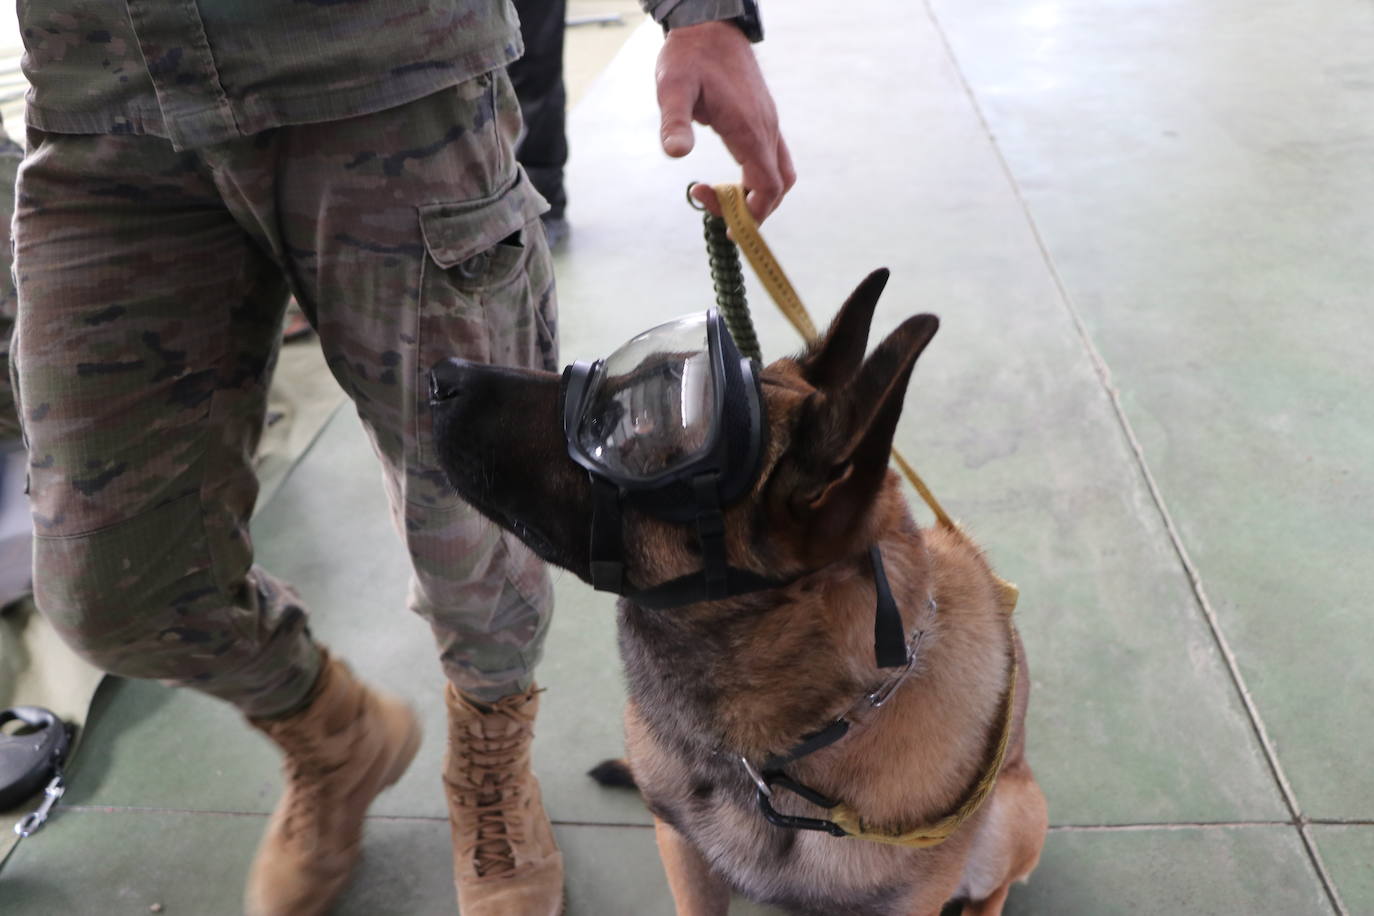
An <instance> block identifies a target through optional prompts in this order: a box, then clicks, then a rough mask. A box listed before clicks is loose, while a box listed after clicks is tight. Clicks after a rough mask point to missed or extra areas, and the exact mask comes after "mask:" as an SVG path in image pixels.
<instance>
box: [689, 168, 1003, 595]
mask: <svg viewBox="0 0 1374 916" xmlns="http://www.w3.org/2000/svg"><path fill="white" fill-rule="evenodd" d="M712 190H714V191H715V192H716V199H717V200H719V201H720V209H721V213H722V214H723V215H724V216H725V223H726V225H728V226H729V227H730V232H731V234H733V235H734V237H735V244H737V245H739V248H740V251H743V252H744V256H745V258H747V259H748V261H749V266H750V267H752V268H754V273H755V274H757V275H758V278H759V281H760V282H761V283H763V287H764V289H766V290H768V295H770V296H772V297H773V301H774V302H776V303H777V305H778V309H779V310H780V311H781V312H782V313H783V315H785V316H786V317H787V320H788V321H790V322H791V323H792V327H794V328H796V329H797V332H798V333H799V334H801V336H802V338H803V339H804V340H805V341H806V342H807V343H810V342H811V341H813V340H815V339H816V336H817V332H816V325H815V322H813V321H812V320H811V315H810V313H808V312H807V311H806V306H805V305H802V301H801V297H800V296H798V295H797V290H796V288H795V287H793V286H792V281H790V280H788V279H787V274H785V273H783V269H782V267H781V266H780V265H779V264H778V259H777V258H775V257H773V252H772V251H771V250H770V249H769V248H768V243H767V242H765V241H764V240H763V236H762V235H760V234H759V226H758V223H756V222H754V215H753V214H752V213H750V212H749V208H748V207H747V206H745V203H744V187H743V186H742V185H738V184H718V185H712ZM892 460H893V461H895V462H897V467H898V468H900V469H901V471H902V474H903V475H905V476H906V479H907V480H909V481H910V482H911V485H912V487H914V488H915V490H916V492H917V493H919V494H920V496H921V499H922V500H924V501H925V504H926V505H927V506H929V507H930V511H931V512H933V513H935V519H936V521H938V522H939V524H941V525H943V526H944V527H946V528H949V529H950V530H952V531H959V526H958V525H956V524H955V523H954V520H953V519H951V518H950V517H949V513H947V512H946V511H945V510H944V507H943V506H941V505H940V502H939V500H937V499H936V498H935V494H934V493H932V492H931V490H930V487H928V486H926V483H925V481H924V480H922V479H921V475H920V474H917V473H916V469H915V468H913V467H912V466H911V463H910V462H909V461H907V460H906V457H905V456H903V455H902V453H901V452H900V451H898V450H897V449H895V448H894V449H893V450H892ZM993 578H994V579H995V580H996V583H997V591H998V595H997V598H998V603H999V604H1001V605H1002V607H1003V609H1004V610H1005V611H1006V612H1007V613H1008V614H1010V613H1011V611H1012V609H1014V608H1015V607H1016V601H1017V598H1018V597H1019V594H1020V593H1019V591H1018V589H1017V588H1016V586H1015V585H1013V584H1011V583H1010V582H1008V581H1006V580H1005V579H1002V578H1000V577H999V576H997V575H996V574H995V573H994V574H993Z"/></svg>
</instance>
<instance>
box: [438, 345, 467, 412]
mask: <svg viewBox="0 0 1374 916" xmlns="http://www.w3.org/2000/svg"><path fill="white" fill-rule="evenodd" d="M471 365H472V362H471V361H470V360H466V359H459V358H458V357H456V356H451V357H449V358H448V359H445V360H442V361H440V362H438V363H435V364H434V368H433V369H430V370H429V400H430V403H434V402H436V401H446V400H448V399H449V398H451V397H454V396H455V395H457V394H458V392H459V391H460V390H461V389H462V387H463V378H464V376H465V375H466V374H467V371H468V367H470V366H471Z"/></svg>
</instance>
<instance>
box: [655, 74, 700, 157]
mask: <svg viewBox="0 0 1374 916" xmlns="http://www.w3.org/2000/svg"><path fill="white" fill-rule="evenodd" d="M695 104H696V93H695V92H693V91H692V90H691V89H690V88H689V87H688V86H687V85H685V84H684V82H683V81H681V80H669V79H664V80H662V81H660V82H659V84H658V107H659V111H660V112H661V113H662V121H661V126H660V128H659V132H658V133H659V139H660V140H661V141H662V143H663V151H664V152H665V153H667V154H668V155H669V156H672V157H673V158H674V159H677V158H680V157H682V156H685V155H687V154H688V153H690V152H691V151H692V147H693V146H695V145H696V138H695V137H693V135H692V107H693V105H695Z"/></svg>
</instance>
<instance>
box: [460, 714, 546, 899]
mask: <svg viewBox="0 0 1374 916" xmlns="http://www.w3.org/2000/svg"><path fill="white" fill-rule="evenodd" d="M502 718H503V719H504V720H505V722H506V723H510V725H509V726H508V727H511V728H512V730H511V731H507V732H504V733H500V734H489V733H487V732H486V731H485V730H482V729H480V726H479V727H478V728H474V729H472V730H471V731H470V732H469V735H468V738H467V740H466V741H465V742H463V743H462V744H461V745H460V746H459V747H457V748H455V749H454V755H455V758H456V759H454V760H453V764H454V765H456V769H457V773H456V775H457V777H458V781H454V780H451V779H450V780H448V782H449V786H450V788H451V789H452V790H453V793H454V795H455V796H456V797H457V799H458V801H459V802H460V804H462V806H463V807H464V808H466V809H467V810H468V812H469V813H470V816H471V821H470V823H471V824H472V825H473V827H472V833H471V839H470V840H469V841H468V842H467V843H465V844H464V846H463V851H462V854H463V856H464V857H466V858H470V859H471V860H472V863H473V867H474V869H475V870H476V872H477V877H479V878H486V877H489V876H491V877H495V876H501V875H510V874H513V873H514V871H515V866H516V855H515V849H516V847H518V846H520V845H521V844H523V843H524V841H525V832H524V827H525V824H524V817H523V815H522V811H521V804H520V803H521V801H522V800H523V797H524V794H523V792H522V791H521V790H522V789H523V780H522V779H521V776H522V775H523V774H522V773H521V772H519V763H520V759H521V757H522V756H523V753H524V751H525V749H526V748H527V747H528V746H529V740H530V738H531V737H532V729H531V727H530V725H529V724H528V723H525V722H523V721H521V720H519V719H516V718H514V717H509V718H507V717H502ZM483 724H485V723H483ZM503 724H504V723H503Z"/></svg>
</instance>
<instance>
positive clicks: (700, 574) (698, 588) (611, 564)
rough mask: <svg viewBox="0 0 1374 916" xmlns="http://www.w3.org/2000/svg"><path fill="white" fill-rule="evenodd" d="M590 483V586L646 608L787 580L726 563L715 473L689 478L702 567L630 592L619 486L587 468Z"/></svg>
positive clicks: (744, 591) (759, 588)
mask: <svg viewBox="0 0 1374 916" xmlns="http://www.w3.org/2000/svg"><path fill="white" fill-rule="evenodd" d="M588 477H589V478H590V480H591V485H592V530H591V545H590V552H589V557H588V560H589V563H588V566H589V570H588V571H589V573H590V577H591V580H592V587H593V588H595V589H596V590H597V591H603V592H612V593H614V594H617V595H620V596H622V597H625V598H628V599H630V600H631V601H633V602H634V603H635V604H638V605H639V606H640V607H644V608H648V609H650V610H662V609H666V608H673V607H681V606H682V605H686V604H695V603H696V602H698V601H718V600H720V599H722V598H732V597H734V596H736V595H744V594H747V593H749V592H758V591H764V590H767V589H771V588H780V587H782V586H784V585H787V584H789V583H790V582H791V581H792V580H790V579H769V578H766V577H764V576H760V575H758V574H757V573H753V572H750V571H749V570H747V569H738V568H736V567H734V566H730V565H729V563H728V561H727V560H726V553H725V518H724V514H723V513H722V511H721V508H720V497H719V494H718V492H717V490H716V486H717V483H718V478H717V475H715V474H714V473H710V474H702V475H700V476H698V477H697V478H696V479H694V480H693V482H692V488H693V491H694V493H695V494H696V498H697V515H696V525H697V537H698V538H699V539H700V541H701V550H702V559H703V561H704V565H703V567H702V568H701V569H700V570H698V571H697V572H692V573H687V574H686V575H684V576H678V577H677V578H676V579H670V580H668V581H667V582H661V583H659V584H658V585H655V586H653V587H652V588H646V589H643V590H641V591H629V590H628V589H627V587H626V583H625V554H624V546H623V542H622V537H623V531H622V530H621V524H622V518H621V508H620V501H621V499H622V498H623V497H624V494H623V493H622V492H621V490H620V488H619V487H617V486H616V485H615V484H613V483H611V482H610V481H609V480H607V479H606V478H604V477H601V476H600V475H598V474H594V473H591V472H588Z"/></svg>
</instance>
